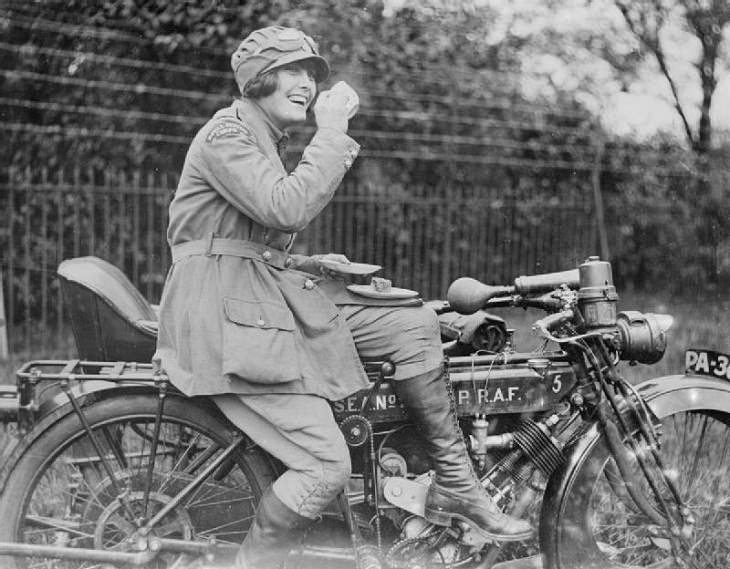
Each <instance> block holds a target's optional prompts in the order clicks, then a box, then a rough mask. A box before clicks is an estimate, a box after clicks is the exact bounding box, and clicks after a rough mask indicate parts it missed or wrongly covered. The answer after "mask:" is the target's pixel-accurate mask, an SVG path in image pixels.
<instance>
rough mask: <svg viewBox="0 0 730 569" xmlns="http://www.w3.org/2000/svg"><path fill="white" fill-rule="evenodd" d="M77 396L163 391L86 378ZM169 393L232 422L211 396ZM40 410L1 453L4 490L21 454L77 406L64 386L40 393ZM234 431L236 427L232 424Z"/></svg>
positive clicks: (86, 400)
mask: <svg viewBox="0 0 730 569" xmlns="http://www.w3.org/2000/svg"><path fill="white" fill-rule="evenodd" d="M70 391H71V393H72V394H73V396H74V398H76V399H77V401H78V403H79V405H80V406H81V407H82V408H83V407H84V406H86V405H90V404H91V403H93V402H95V401H99V400H101V399H106V398H109V397H124V396H125V395H131V394H139V393H149V394H150V396H151V397H157V396H158V394H159V391H158V390H157V389H156V388H155V387H153V386H151V385H143V384H139V383H137V384H135V383H134V382H132V381H129V382H123V383H122V382H118V381H104V380H93V379H90V380H85V381H79V382H77V383H75V384H73V385H72V386H71V388H70ZM168 393H169V395H168V397H185V398H186V399H189V400H191V401H195V403H196V404H198V405H203V406H205V408H206V410H208V411H209V412H211V413H213V414H216V415H218V416H220V417H222V418H223V420H224V422H226V423H228V420H227V419H226V418H225V416H224V415H223V414H222V413H221V412H220V411H219V410H218V408H217V407H216V406H215V405H214V404H213V402H212V401H211V400H210V399H209V398H207V397H189V398H188V397H186V396H184V395H182V394H181V393H179V392H178V391H176V390H174V389H173V388H171V389H170V391H169V392H168ZM38 399H39V401H38V410H37V411H36V412H35V413H34V417H33V421H32V423H31V427H30V429H29V430H28V431H27V432H26V433H25V434H23V435H22V436H21V437H19V438H17V439H15V440H14V441H13V442H12V443H11V444H9V445H8V446H7V447H6V449H5V451H4V452H3V453H2V456H1V457H0V493H2V492H3V490H4V488H5V482H6V480H7V477H8V474H9V473H10V471H11V470H12V468H13V465H14V464H15V463H16V461H17V460H18V458H19V457H20V456H21V455H22V454H23V453H24V452H25V451H26V450H27V449H28V447H30V445H31V444H33V442H34V441H35V440H37V439H38V438H39V437H42V436H43V434H44V433H45V432H46V431H47V430H48V429H49V428H51V427H52V426H53V425H54V424H55V423H57V422H58V421H60V420H61V419H63V418H64V417H66V416H67V415H70V414H72V413H74V409H73V406H72V405H71V402H70V400H69V398H68V395H66V393H64V392H63V391H62V390H61V389H60V388H57V387H56V388H54V389H49V390H47V391H45V392H44V393H42V394H39V395H38ZM231 430H232V432H233V431H234V430H235V427H234V426H233V425H231Z"/></svg>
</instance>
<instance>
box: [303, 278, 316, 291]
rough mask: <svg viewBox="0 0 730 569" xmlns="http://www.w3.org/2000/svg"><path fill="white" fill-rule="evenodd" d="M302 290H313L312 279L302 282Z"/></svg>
mask: <svg viewBox="0 0 730 569" xmlns="http://www.w3.org/2000/svg"><path fill="white" fill-rule="evenodd" d="M304 288H306V289H307V290H312V289H313V288H314V281H313V280H312V279H307V280H306V281H304Z"/></svg>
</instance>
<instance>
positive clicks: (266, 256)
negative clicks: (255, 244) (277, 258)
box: [261, 251, 271, 261]
mask: <svg viewBox="0 0 730 569" xmlns="http://www.w3.org/2000/svg"><path fill="white" fill-rule="evenodd" d="M261 258H262V259H263V260H264V261H271V251H264V252H263V253H262V254H261Z"/></svg>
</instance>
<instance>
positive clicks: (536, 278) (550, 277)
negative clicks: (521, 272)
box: [515, 269, 580, 294]
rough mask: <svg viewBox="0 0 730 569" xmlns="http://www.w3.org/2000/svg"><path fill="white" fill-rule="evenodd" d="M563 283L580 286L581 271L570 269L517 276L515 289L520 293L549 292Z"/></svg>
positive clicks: (571, 286)
mask: <svg viewBox="0 0 730 569" xmlns="http://www.w3.org/2000/svg"><path fill="white" fill-rule="evenodd" d="M561 285H567V286H568V288H576V289H577V288H579V287H580V271H579V270H578V269H572V270H570V271H560V272H557V273H544V274H542V275H530V276H524V277H517V278H516V279H515V291H516V292H517V293H518V294H533V293H536V292H548V291H550V290H554V289H556V288H558V287H559V286H561Z"/></svg>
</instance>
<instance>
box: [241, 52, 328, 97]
mask: <svg viewBox="0 0 730 569" xmlns="http://www.w3.org/2000/svg"><path fill="white" fill-rule="evenodd" d="M287 68H293V69H306V70H307V71H308V72H309V73H310V74H311V75H312V77H315V76H316V73H315V67H314V64H312V63H311V62H309V61H295V62H294V63H290V64H289V65H284V66H283V67H277V68H276V69H272V70H271V71H265V72H264V73H260V74H259V75H257V76H256V77H254V78H253V79H250V80H249V81H248V83H246V85H245V86H244V87H243V96H244V97H246V98H247V99H262V98H264V97H268V96H269V95H271V94H272V93H273V92H274V91H276V89H277V88H278V87H279V74H278V73H277V71H281V70H283V69H287Z"/></svg>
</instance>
